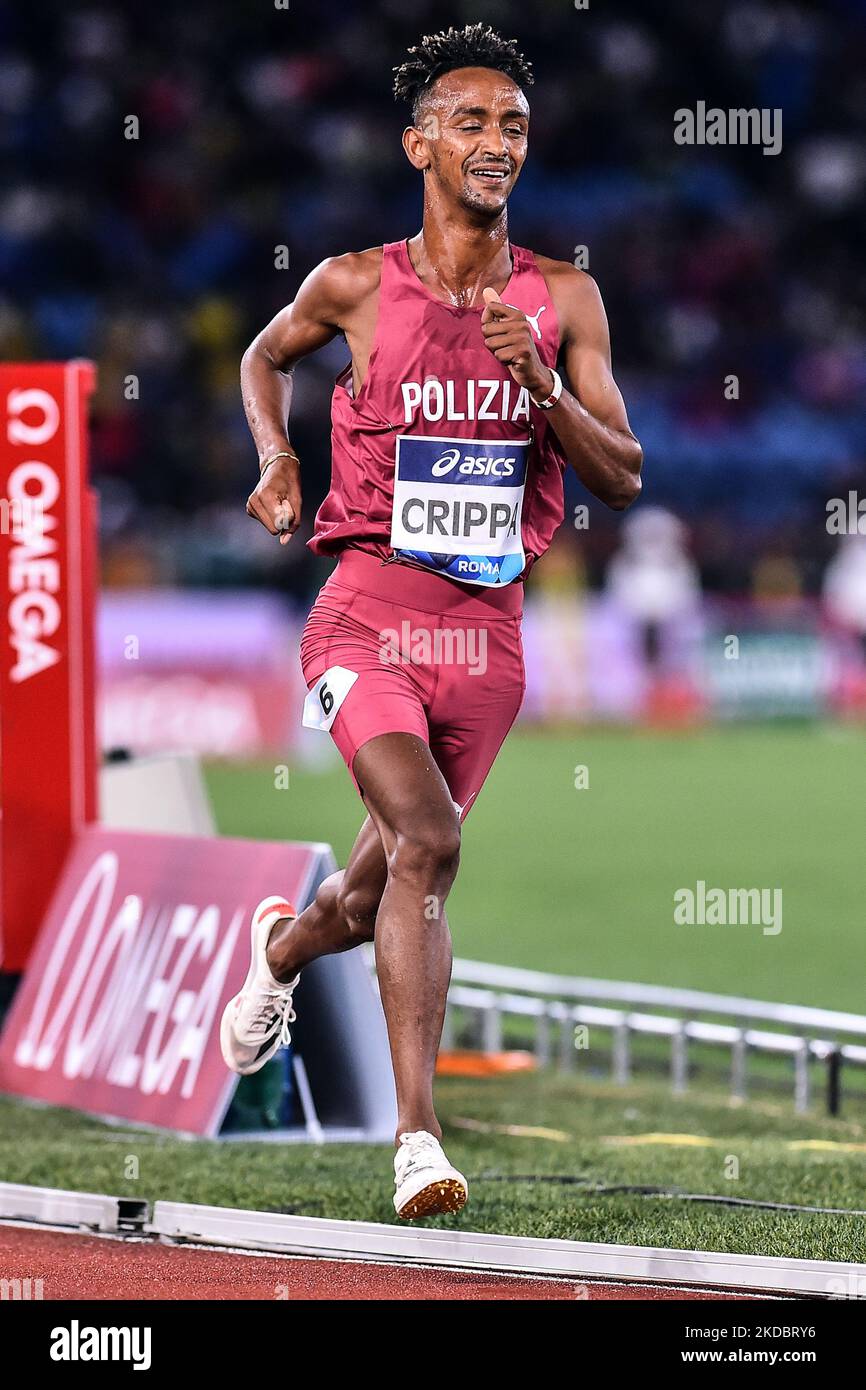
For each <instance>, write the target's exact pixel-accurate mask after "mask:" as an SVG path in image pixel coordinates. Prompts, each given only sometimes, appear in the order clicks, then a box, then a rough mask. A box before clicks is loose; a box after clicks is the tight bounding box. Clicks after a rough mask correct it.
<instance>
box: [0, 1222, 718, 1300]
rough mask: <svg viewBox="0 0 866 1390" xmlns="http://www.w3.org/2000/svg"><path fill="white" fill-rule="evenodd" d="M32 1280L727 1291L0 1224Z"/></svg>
mask: <svg viewBox="0 0 866 1390" xmlns="http://www.w3.org/2000/svg"><path fill="white" fill-rule="evenodd" d="M28 1277H29V1278H31V1279H37V1278H39V1279H41V1280H42V1285H43V1297H44V1298H45V1299H122V1300H125V1299H182V1298H186V1299H197V1300H198V1299H219V1300H223V1299H276V1298H287V1299H340V1300H344V1299H363V1300H370V1299H389V1300H390V1299H400V1300H404V1299H409V1300H412V1299H551V1298H552V1299H571V1300H574V1299H575V1298H582V1299H587V1298H588V1299H635V1298H637V1299H683V1298H689V1299H691V1298H711V1299H720V1298H721V1299H731V1298H737V1297H738V1295H737V1294H730V1293H709V1292H697V1291H694V1290H690V1291H688V1292H686V1291H681V1290H678V1289H677V1290H673V1289H662V1288H658V1287H651V1286H648V1285H646V1286H639V1285H635V1284H627V1285H625V1284H600V1283H591V1284H587V1283H582V1282H579V1281H577V1280H566V1279H544V1278H534V1277H528V1278H527V1277H523V1276H513V1275H512V1276H509V1275H502V1274H488V1273H483V1272H474V1271H472V1272H469V1271H463V1270H452V1269H423V1268H420V1267H418V1266H412V1265H387V1264H372V1263H368V1262H357V1263H352V1262H351V1261H347V1260H326V1259H295V1258H286V1257H285V1256H275V1255H249V1254H244V1253H241V1252H236V1251H231V1250H214V1249H211V1248H202V1247H199V1246H196V1247H192V1246H185V1245H162V1244H159V1243H158V1242H155V1241H152V1240H119V1239H111V1238H108V1237H105V1236H87V1235H79V1234H77V1233H67V1232H63V1231H53V1230H47V1229H45V1228H43V1227H35V1226H34V1227H30V1226H6V1225H0V1278H3V1279H26V1278H28Z"/></svg>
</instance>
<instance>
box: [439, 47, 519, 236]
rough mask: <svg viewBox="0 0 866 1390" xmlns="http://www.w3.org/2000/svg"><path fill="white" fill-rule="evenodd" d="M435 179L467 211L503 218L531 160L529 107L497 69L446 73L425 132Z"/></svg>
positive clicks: (467, 69) (514, 87)
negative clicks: (504, 211)
mask: <svg viewBox="0 0 866 1390" xmlns="http://www.w3.org/2000/svg"><path fill="white" fill-rule="evenodd" d="M418 128H419V129H420V131H421V133H422V134H423V135H424V138H425V145H426V150H427V153H428V156H429V159H430V166H429V173H428V177H429V178H433V179H435V180H436V182H437V183H438V184H439V185H440V186H441V187H442V191H443V192H444V193H446V195H450V196H451V197H452V198H454V199H455V200H456V201H457V202H458V203H460V204H461V205H462V206H463V207H465V208H467V209H470V210H471V211H476V212H487V213H490V214H492V215H494V216H496V215H498V214H499V213H500V212H501V211H502V209H503V208H504V207H505V204H506V203H507V201H508V195H509V193H510V192H511V190H512V188H513V187H514V185H515V183H516V182H517V178H518V175H519V173H520V170H521V169H522V167H523V161H524V160H525V158H526V143H527V133H528V129H529V103H528V102H527V100H526V97H525V96H524V95H523V92H522V91H521V90H520V88H519V87H518V86H517V84H516V83H515V82H512V81H511V78H510V77H506V76H505V75H504V74H503V73H501V72H495V71H494V70H493V69H492V68H458V69H457V70H456V71H454V72H448V73H445V74H444V76H442V77H440V78H438V80H437V81H436V82H435V83H434V84H433V88H432V90H431V92H430V94H429V96H428V98H427V101H426V102H425V104H424V108H423V110H422V112H421V119H420V122H419V127H418Z"/></svg>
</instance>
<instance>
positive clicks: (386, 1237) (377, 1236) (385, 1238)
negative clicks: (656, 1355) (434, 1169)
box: [147, 1202, 866, 1298]
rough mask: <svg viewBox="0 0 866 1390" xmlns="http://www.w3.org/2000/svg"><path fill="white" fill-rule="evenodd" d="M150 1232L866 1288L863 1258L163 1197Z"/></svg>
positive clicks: (533, 1265) (736, 1284)
mask: <svg viewBox="0 0 866 1390" xmlns="http://www.w3.org/2000/svg"><path fill="white" fill-rule="evenodd" d="M147 1230H148V1231H150V1232H151V1233H152V1234H154V1235H159V1236H162V1237H163V1238H165V1239H169V1240H191V1241H202V1242H205V1243H207V1244H217V1245H233V1246H235V1247H237V1248H247V1249H254V1250H270V1251H272V1252H273V1253H277V1254H281V1253H291V1254H295V1255H319V1256H322V1255H328V1256H332V1257H334V1256H336V1257H339V1256H342V1257H346V1256H351V1257H353V1258H354V1259H361V1260H379V1261H383V1260H385V1261H386V1260H394V1259H398V1260H403V1261H406V1262H409V1263H412V1264H436V1265H449V1266H451V1265H459V1266H462V1267H463V1268H464V1269H485V1270H494V1269H495V1270H504V1271H513V1272H518V1273H523V1274H530V1273H532V1274H541V1275H547V1276H560V1275H565V1276H568V1277H570V1278H593V1279H619V1280H628V1281H630V1282H634V1281H635V1280H649V1281H652V1282H656V1283H668V1284H688V1285H690V1286H691V1287H692V1288H694V1287H696V1286H701V1285H709V1286H711V1287H714V1288H724V1289H742V1290H747V1291H755V1290H767V1291H769V1290H773V1291H776V1292H783V1293H800V1294H817V1295H819V1296H822V1297H824V1298H830V1297H833V1296H834V1295H835V1296H836V1297H840V1296H847V1297H852V1296H857V1295H859V1296H861V1297H862V1296H863V1295H864V1294H866V1265H860V1264H847V1263H842V1262H840V1261H835V1260H786V1259H780V1258H778V1257H775V1256H770V1255H731V1254H721V1253H715V1252H712V1251H700V1250H698V1251H695V1250H665V1249H653V1248H652V1247H644V1246H639V1245H598V1244H593V1243H590V1242H586V1241H575V1240H543V1239H536V1238H532V1237H526V1236H499V1235H487V1234H482V1233H480V1232H476V1231H441V1230H428V1229H424V1228H423V1227H422V1228H413V1227H404V1226H386V1225H379V1224H375V1223H373V1222H364V1221H329V1220H325V1219H322V1218H320V1217H306V1216H283V1215H280V1214H277V1213H273V1212H262V1211H242V1210H235V1209H232V1208H230V1207H203V1206H195V1205H192V1204H189V1203H186V1202H157V1203H156V1204H155V1205H154V1209H153V1221H152V1222H151V1224H150V1226H149V1227H147Z"/></svg>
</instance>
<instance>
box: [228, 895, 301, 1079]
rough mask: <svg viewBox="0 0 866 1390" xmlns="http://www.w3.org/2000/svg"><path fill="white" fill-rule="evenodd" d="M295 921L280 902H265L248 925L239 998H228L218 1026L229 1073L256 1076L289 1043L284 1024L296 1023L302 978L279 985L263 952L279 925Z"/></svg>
mask: <svg viewBox="0 0 866 1390" xmlns="http://www.w3.org/2000/svg"><path fill="white" fill-rule="evenodd" d="M296 916H297V913H296V912H295V909H294V908H293V907H292V905H291V903H288V902H286V900H285V898H280V897H273V898H264V899H263V900H262V901H261V902H260V903H259V905H258V907H257V908H256V910H255V912H254V913H253V916H252V922H251V923H250V938H251V946H252V951H251V959H250V968H249V970H248V972H247V978H246V980H245V981H244V987H243V989H242V990H241V992H240V994H236V995H235V997H234V999H230V1000H229V1002H228V1003H227V1004H226V1006H225V1009H224V1010H223V1016H222V1022H221V1024H220V1047H221V1049H222V1054H223V1060H224V1061H225V1064H226V1066H227V1067H228V1068H229V1069H230V1071H236V1072H237V1073H238V1074H239V1075H240V1076H250V1075H252V1073H253V1072H255V1071H259V1069H260V1068H261V1067H263V1066H264V1065H265V1062H267V1061H269V1059H270V1058H271V1057H273V1055H274V1053H275V1052H276V1051H277V1050H278V1049H279V1048H281V1047H287V1046H288V1044H289V1043H290V1042H291V1040H292V1035H291V1033H290V1032H289V1024H290V1023H294V1021H295V1011H294V1009H293V1008H292V992H293V991H294V988H295V985H296V984H297V983H298V980H299V979H300V978H301V977H300V974H298V975H296V976H295V978H294V979H293V980H290V981H289V983H288V984H280V981H279V980H275V979H274V977H273V975H272V974H271V971H270V967H269V965H268V958H267V949H268V941H269V940H270V936H271V932H272V931H273V929H274V927H275V926H276V925H277V923H278V922H287V921H292V920H293V919H294V918H295V917H296Z"/></svg>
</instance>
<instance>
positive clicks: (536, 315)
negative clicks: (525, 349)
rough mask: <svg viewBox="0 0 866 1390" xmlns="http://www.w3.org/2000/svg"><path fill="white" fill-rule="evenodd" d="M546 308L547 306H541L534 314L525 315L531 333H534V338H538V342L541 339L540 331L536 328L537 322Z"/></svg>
mask: <svg viewBox="0 0 866 1390" xmlns="http://www.w3.org/2000/svg"><path fill="white" fill-rule="evenodd" d="M546 308H547V305H546V304H542V306H541V308H540V309H537V310H536V312H535V313H534V314H527V315H526V319H527V321H528V322H529V323H531V324H532V329H533V332H534V333H535V336H536V338H538V339H539V340H540V339H541V329H540V328H539V326H538V320H539V319H540V318H541V315H542V314H543V313H544V311H545V309H546Z"/></svg>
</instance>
